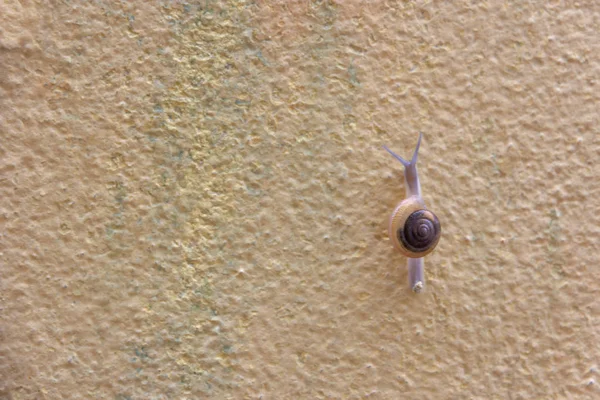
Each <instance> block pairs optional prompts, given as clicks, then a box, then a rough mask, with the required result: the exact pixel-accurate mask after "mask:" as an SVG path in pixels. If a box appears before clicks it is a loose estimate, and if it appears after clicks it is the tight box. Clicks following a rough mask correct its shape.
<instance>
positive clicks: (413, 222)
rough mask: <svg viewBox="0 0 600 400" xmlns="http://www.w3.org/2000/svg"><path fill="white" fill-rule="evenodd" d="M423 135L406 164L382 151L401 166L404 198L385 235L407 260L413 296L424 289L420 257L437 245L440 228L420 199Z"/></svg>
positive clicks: (402, 159) (423, 275)
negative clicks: (419, 169)
mask: <svg viewBox="0 0 600 400" xmlns="http://www.w3.org/2000/svg"><path fill="white" fill-rule="evenodd" d="M422 137H423V134H422V133H420V134H419V140H418V141H417V147H416V148H415V151H414V153H413V156H412V159H411V160H410V161H407V160H405V159H404V158H402V157H400V156H399V155H397V154H396V153H394V152H393V151H391V150H390V149H389V148H387V146H383V148H384V149H385V150H386V151H387V152H388V153H390V154H391V155H392V156H393V157H394V158H395V159H396V160H398V161H400V163H402V165H404V187H405V190H406V198H405V199H404V200H402V201H401V202H400V204H398V206H397V207H396V208H395V210H394V212H393V213H392V215H391V216H390V222H389V226H388V234H389V236H390V240H391V241H392V244H393V245H394V247H395V248H396V249H398V250H399V251H400V252H401V253H402V254H404V255H405V256H406V257H408V283H409V285H410V288H411V289H412V290H413V292H415V293H420V292H421V291H422V290H423V289H424V287H425V272H424V267H425V263H424V261H423V257H425V256H426V255H427V254H429V253H431V252H432V251H433V249H435V246H437V244H438V242H439V240H440V237H441V234H442V227H441V224H440V221H439V220H438V218H437V217H436V215H435V214H434V213H432V212H431V211H430V210H428V209H427V207H425V202H424V201H423V198H422V197H421V184H420V183H419V175H418V174H417V157H418V155H419V147H420V146H421V139H422Z"/></svg>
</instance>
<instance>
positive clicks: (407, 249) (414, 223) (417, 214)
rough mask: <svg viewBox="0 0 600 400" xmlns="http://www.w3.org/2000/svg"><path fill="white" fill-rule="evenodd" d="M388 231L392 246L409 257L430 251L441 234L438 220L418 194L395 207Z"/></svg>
mask: <svg viewBox="0 0 600 400" xmlns="http://www.w3.org/2000/svg"><path fill="white" fill-rule="evenodd" d="M388 231H389V235H390V240H391V241H392V243H393V244H394V247H396V248H397V249H398V250H400V252H401V253H402V254H404V255H405V256H406V257H410V258H421V257H424V256H426V255H427V254H429V253H431V252H432V251H433V249H435V246H437V244H438V242H439V240H440V237H441V234H442V229H441V225H440V221H439V220H438V218H437V217H436V216H435V214H434V213H432V212H431V211H429V210H428V209H427V208H426V207H425V203H424V202H423V200H422V199H421V197H420V196H410V197H409V198H407V199H405V200H403V201H402V202H401V203H400V204H399V205H398V207H396V209H395V210H394V212H393V213H392V216H391V217H390V224H389V229H388Z"/></svg>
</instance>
